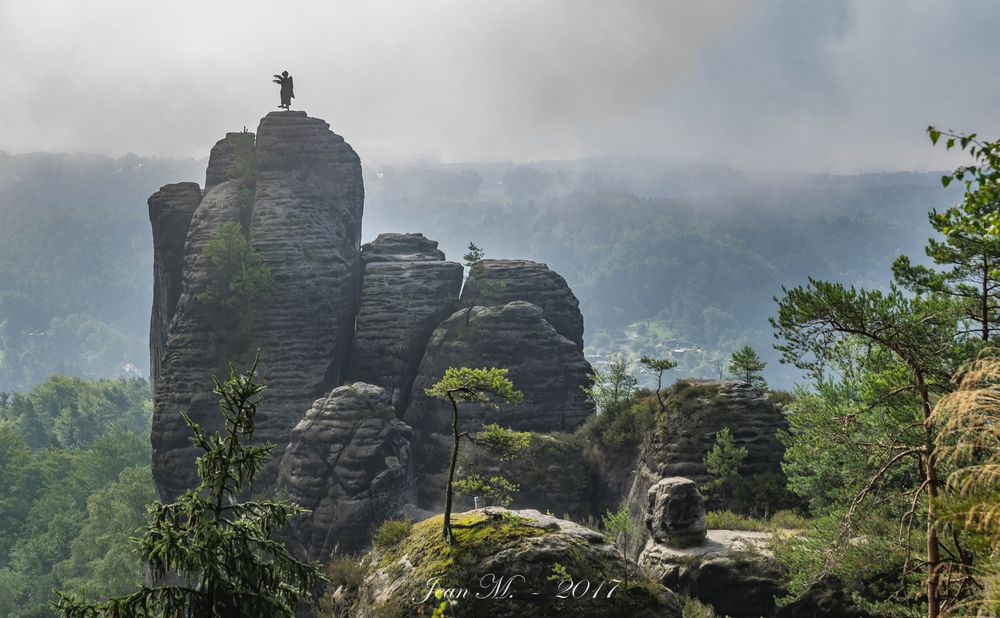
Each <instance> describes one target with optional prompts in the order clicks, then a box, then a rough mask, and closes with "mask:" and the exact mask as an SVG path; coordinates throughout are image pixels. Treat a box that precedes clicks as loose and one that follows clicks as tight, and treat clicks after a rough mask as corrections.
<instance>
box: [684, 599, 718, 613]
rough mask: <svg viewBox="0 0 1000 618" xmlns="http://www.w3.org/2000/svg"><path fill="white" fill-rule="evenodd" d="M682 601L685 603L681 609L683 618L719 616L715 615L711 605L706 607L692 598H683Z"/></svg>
mask: <svg viewBox="0 0 1000 618" xmlns="http://www.w3.org/2000/svg"><path fill="white" fill-rule="evenodd" d="M681 599H682V601H683V603H684V604H683V606H682V607H681V616H683V618H718V614H716V613H715V611H714V610H713V609H712V606H711V605H706V604H704V603H702V602H701V601H699V600H698V599H693V598H691V597H681Z"/></svg>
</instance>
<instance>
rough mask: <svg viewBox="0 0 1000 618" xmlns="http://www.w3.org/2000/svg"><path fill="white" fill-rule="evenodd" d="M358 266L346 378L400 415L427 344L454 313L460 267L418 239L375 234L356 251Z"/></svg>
mask: <svg viewBox="0 0 1000 618" xmlns="http://www.w3.org/2000/svg"><path fill="white" fill-rule="evenodd" d="M361 261H362V262H363V263H364V265H365V266H364V274H363V276H362V280H361V299H360V303H359V305H358V317H357V325H356V327H355V332H354V340H353V342H352V345H351V358H350V370H349V377H350V379H351V380H356V381H360V382H368V383H371V384H377V385H379V386H381V387H382V388H384V389H386V391H387V392H388V393H389V398H390V401H391V402H392V405H393V407H394V408H395V409H396V412H397V414H399V415H402V414H403V412H404V410H405V407H406V403H407V402H408V401H409V399H410V388H411V387H412V386H413V379H414V378H415V377H416V375H417V367H418V366H419V365H420V360H421V358H422V357H423V355H424V348H425V347H426V345H427V340H428V339H430V336H431V333H433V332H434V329H435V328H437V326H438V324H440V323H441V322H442V321H443V320H444V319H445V318H447V317H448V316H450V315H451V314H452V312H454V310H455V309H456V305H457V303H458V292H459V290H460V289H461V287H462V265H461V264H456V263H455V262H446V261H444V253H442V252H441V251H439V250H438V249H437V242H436V241H433V240H428V239H427V238H424V235H423V234H380V235H379V237H378V238H376V239H375V241H374V242H370V243H367V244H365V245H364V246H363V247H362V248H361Z"/></svg>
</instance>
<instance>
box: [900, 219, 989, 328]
mask: <svg viewBox="0 0 1000 618" xmlns="http://www.w3.org/2000/svg"><path fill="white" fill-rule="evenodd" d="M986 209H987V210H1000V204H989V205H987V207H986ZM985 214H986V213H985V212H983V213H981V214H980V215H979V216H980V218H983V217H984V215H985ZM929 219H930V224H931V227H932V228H934V230H935V231H937V232H938V233H939V234H941V235H943V236H944V241H938V240H935V239H933V238H931V239H929V240H928V241H927V247H926V249H925V251H926V253H927V256H928V257H930V258H931V259H932V260H934V263H935V264H937V265H938V266H941V267H943V270H934V269H932V268H928V267H927V266H923V265H920V264H912V263H911V262H910V259H909V258H908V257H907V256H905V255H904V256H900V257H899V258H897V259H896V261H895V262H894V263H893V265H892V272H893V275H895V277H896V280H897V281H899V282H900V283H901V284H903V285H904V286H906V287H907V288H909V289H910V290H913V291H914V292H917V293H919V294H927V293H940V294H945V295H947V296H950V297H952V298H954V299H956V301H958V302H959V303H960V305H961V307H962V311H963V312H964V313H965V316H966V318H967V319H968V320H969V321H970V322H971V323H973V324H974V325H975V327H974V329H973V330H974V331H975V332H976V333H977V334H978V336H979V337H980V338H982V340H983V341H987V340H989V338H990V335H991V334H993V333H995V332H996V331H997V329H998V328H1000V304H998V303H997V297H996V293H997V289H998V288H1000V237H997V236H996V235H993V234H989V233H987V232H986V230H985V229H979V230H976V229H975V228H970V227H967V226H965V227H955V225H954V221H953V217H949V216H948V215H947V214H941V213H938V212H937V211H931V213H930V215H929Z"/></svg>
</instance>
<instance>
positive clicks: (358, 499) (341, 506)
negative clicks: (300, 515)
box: [278, 382, 411, 561]
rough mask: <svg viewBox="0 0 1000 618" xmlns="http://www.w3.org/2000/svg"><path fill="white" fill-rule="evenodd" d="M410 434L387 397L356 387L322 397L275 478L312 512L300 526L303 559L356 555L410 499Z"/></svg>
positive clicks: (295, 431)
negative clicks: (372, 532) (336, 552)
mask: <svg viewBox="0 0 1000 618" xmlns="http://www.w3.org/2000/svg"><path fill="white" fill-rule="evenodd" d="M410 433H411V431H410V428H409V426H407V425H406V424H405V423H403V422H402V421H400V420H399V419H397V418H396V415H395V412H394V411H393V409H392V406H390V405H389V400H388V398H387V396H386V393H385V391H384V390H383V389H382V388H379V387H378V386H373V385H371V384H363V383H360V382H356V383H354V384H350V385H348V386H340V387H338V388H335V389H333V391H332V392H331V393H330V394H329V395H328V396H327V397H325V398H323V399H319V400H317V401H316V403H314V404H313V406H312V407H311V408H310V409H309V411H308V412H306V415H305V417H304V418H303V419H302V420H301V421H299V423H298V424H297V425H296V426H295V429H293V430H292V435H291V443H290V444H289V445H288V448H287V449H286V450H285V454H284V457H283V458H282V461H281V469H280V473H279V477H278V482H279V485H280V486H282V487H285V488H286V489H287V490H288V493H289V497H290V498H291V499H292V500H293V501H295V502H296V503H298V504H300V505H302V506H304V507H306V508H307V509H309V510H311V511H312V514H311V515H310V516H309V519H308V520H307V521H301V520H300V523H298V524H296V536H297V540H298V542H299V546H300V554H301V555H304V556H305V557H306V558H308V559H309V560H324V561H325V560H326V559H328V558H329V555H330V552H331V551H332V550H333V549H334V548H338V547H339V549H340V551H345V552H351V551H357V550H358V549H361V548H362V547H363V546H364V545H365V544H366V542H367V539H368V535H369V532H370V530H371V528H372V527H373V526H375V525H377V524H378V523H379V522H381V521H382V520H383V519H386V518H389V517H392V516H394V515H395V514H396V512H397V511H399V510H400V509H401V507H402V506H403V504H404V503H405V502H406V499H407V497H408V495H409V491H408V485H409V479H408V466H409V457H410Z"/></svg>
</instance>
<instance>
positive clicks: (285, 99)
mask: <svg viewBox="0 0 1000 618" xmlns="http://www.w3.org/2000/svg"><path fill="white" fill-rule="evenodd" d="M271 81H273V82H274V83H276V84H280V85H281V105H279V106H278V107H280V108H282V109H291V107H292V99H294V98H295V91H294V90H293V88H292V76H291V75H289V74H288V71H282V72H281V75H275V76H274V79H273V80H271Z"/></svg>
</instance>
